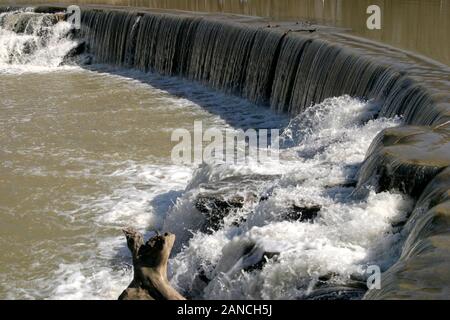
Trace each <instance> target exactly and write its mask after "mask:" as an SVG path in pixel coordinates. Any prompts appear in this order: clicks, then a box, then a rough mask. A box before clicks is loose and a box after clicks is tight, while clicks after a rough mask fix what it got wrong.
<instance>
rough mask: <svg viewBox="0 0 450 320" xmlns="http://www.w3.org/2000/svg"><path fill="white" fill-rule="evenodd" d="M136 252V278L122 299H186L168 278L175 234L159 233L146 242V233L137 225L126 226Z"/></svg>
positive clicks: (125, 231)
mask: <svg viewBox="0 0 450 320" xmlns="http://www.w3.org/2000/svg"><path fill="white" fill-rule="evenodd" d="M123 232H124V233H125V237H126V238H127V245H128V248H129V249H130V251H131V254H132V256H133V271H134V276H133V281H131V283H130V285H129V286H128V288H127V289H126V290H125V291H124V292H123V293H122V294H121V295H120V297H119V300H185V298H184V297H183V296H182V295H181V294H179V293H178V292H177V291H176V290H175V289H174V288H173V287H172V286H171V285H170V283H169V281H168V279H167V263H168V260H169V255H170V252H171V251H172V247H173V244H174V242H175V235H173V234H169V233H166V234H164V235H157V236H156V237H153V238H151V239H150V240H148V241H147V243H144V237H143V236H142V234H141V233H140V232H138V231H136V230H135V229H133V228H127V229H124V230H123Z"/></svg>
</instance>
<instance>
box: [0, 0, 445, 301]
mask: <svg viewBox="0 0 450 320" xmlns="http://www.w3.org/2000/svg"><path fill="white" fill-rule="evenodd" d="M81 9H82V10H81V13H82V14H81V29H80V30H73V28H71V26H70V25H69V24H68V23H67V22H65V21H62V20H64V18H65V16H64V15H61V14H56V15H54V14H52V13H54V12H59V11H61V10H63V7H37V8H35V9H33V10H32V9H27V10H18V8H4V9H3V10H2V11H4V13H2V14H1V16H0V27H1V30H2V32H3V34H2V38H0V39H1V41H3V44H4V45H3V49H2V50H3V51H2V52H0V53H1V54H0V57H1V59H2V60H1V65H2V69H1V70H2V72H1V73H0V75H1V77H0V81H2V84H3V85H4V86H2V87H4V88H5V89H2V90H7V91H5V93H6V94H5V96H7V97H8V99H5V100H4V101H3V102H2V103H3V105H2V108H3V113H2V116H1V119H2V122H3V124H4V126H3V127H4V128H5V129H4V130H7V131H5V132H4V135H5V137H8V138H5V139H4V140H2V142H3V143H4V145H5V150H4V159H5V160H4V163H3V166H2V172H1V173H2V177H5V178H4V183H3V185H4V186H5V187H4V188H5V189H4V190H3V192H2V194H4V195H6V196H5V199H4V203H5V204H4V206H3V209H4V211H5V212H7V214H8V216H9V217H10V218H8V219H10V220H8V221H10V222H9V225H10V226H17V225H19V226H21V227H23V228H25V229H21V228H19V227H15V228H16V230H13V231H12V232H10V234H11V235H13V234H15V233H16V232H21V230H32V231H30V237H31V239H32V238H33V237H34V236H35V235H34V234H33V232H38V231H33V230H35V229H34V227H30V226H28V225H26V226H23V225H21V224H20V223H19V221H15V220H14V217H16V216H17V215H18V213H19V212H20V213H22V214H25V213H24V212H27V211H29V210H31V209H30V208H33V210H42V211H43V212H44V213H45V212H47V211H48V212H49V213H50V212H53V211H51V210H54V211H55V214H54V217H53V216H52V220H51V222H49V221H50V220H46V218H40V219H42V220H40V221H41V223H42V224H43V225H47V224H48V225H49V228H47V229H45V232H47V234H46V235H43V234H40V235H39V237H40V241H39V242H38V244H39V250H37V251H38V252H37V253H36V256H33V255H30V257H28V259H29V260H27V263H25V264H23V265H22V264H21V262H22V260H23V259H21V261H17V262H14V263H15V264H16V270H17V267H19V268H21V269H20V270H22V271H21V276H22V275H23V274H26V272H29V273H30V274H31V276H30V279H32V281H28V282H30V283H29V284H24V283H19V285H16V287H18V290H12V289H7V288H8V287H9V286H10V281H11V280H10V279H11V277H14V271H13V270H10V269H6V271H5V272H2V273H3V274H5V275H7V276H6V277H5V279H3V278H0V281H1V285H2V286H1V287H0V288H2V289H1V290H0V294H1V295H2V296H5V297H9V298H15V297H38V298H43V297H45V298H48V297H50V298H113V297H117V296H118V294H119V293H120V292H121V290H123V289H124V288H125V286H126V285H127V284H128V282H129V280H130V279H131V275H132V272H131V270H130V268H129V267H126V261H129V260H130V259H131V258H130V257H129V256H128V255H127V253H126V251H125V250H124V247H125V246H124V243H121V238H120V236H119V237H118V236H117V233H118V232H119V231H118V228H120V227H121V226H123V225H125V224H127V225H129V224H133V225H135V226H136V227H138V228H140V229H141V230H142V231H144V230H149V231H148V234H147V235H150V234H152V233H153V231H152V230H159V231H164V232H166V231H169V232H172V233H174V234H175V235H176V236H177V240H176V243H175V246H174V251H173V253H172V256H171V259H170V261H169V276H170V279H171V284H172V286H174V287H175V288H176V289H177V290H178V291H179V292H181V293H182V294H183V295H184V296H186V297H188V298H194V299H215V298H222V299H245V298H252V299H359V298H366V299H392V298H401V299H412V298H419V299H424V298H438V299H446V298H448V289H449V286H450V279H449V277H450V275H449V272H448V267H449V265H450V252H449V248H450V246H449V233H448V232H449V226H448V223H449V221H448V219H449V207H448V203H449V202H448V201H449V199H448V195H449V193H448V190H449V183H450V180H449V176H448V174H449V169H448V166H449V164H450V148H449V131H448V128H449V110H450V109H449V108H450V105H449V92H448V89H449V87H450V83H449V80H450V79H449V75H450V70H449V68H448V67H446V66H445V65H442V64H440V63H437V62H434V61H432V60H429V59H422V58H421V57H419V56H417V55H414V54H409V53H408V52H405V51H401V50H397V49H395V48H393V47H389V46H386V45H384V44H379V43H376V42H372V41H370V40H365V39H361V38H357V37H355V36H354V35H352V34H349V33H347V32H345V31H344V30H341V29H336V28H331V27H325V26H320V25H315V24H311V23H302V22H297V23H289V22H277V23H268V22H267V20H265V19H260V18H256V17H244V16H230V15H217V14H214V15H208V16H204V15H201V14H195V13H187V12H169V11H158V10H153V11H151V10H123V9H117V8H116V9H115V8H108V9H102V8H91V7H82V8H81ZM49 12H50V13H49ZM74 64H75V65H74ZM17 75H19V77H20V79H19V80H20V82H19V83H20V84H21V86H23V84H24V83H28V84H29V85H30V87H31V86H33V87H35V88H37V89H36V92H34V93H33V92H32V93H27V95H26V96H22V95H23V94H24V92H25V91H20V88H17V87H20V86H18V85H13V84H12V83H14V81H16V80H15V79H16V78H17ZM16 96H20V99H19V98H17V97H16ZM68 97H70V98H68ZM28 99H29V100H28ZM30 101H32V102H30ZM54 101H56V102H54ZM30 103H31V104H33V105H35V106H36V108H38V109H37V112H38V113H43V114H44V115H45V116H42V115H39V116H36V115H35V113H34V112H35V111H36V110H30V109H27V108H23V107H22V108H19V107H18V106H20V105H27V104H30ZM55 103H56V104H55ZM109 106H111V107H112V108H113V110H108V107H109ZM127 106H128V107H127ZM135 106H139V108H138V107H135ZM175 106H176V107H175ZM142 107H146V108H142ZM22 109H25V110H26V113H23V112H24V111H23V110H22ZM94 111H95V112H94ZM110 111H114V113H119V114H121V117H115V116H113V115H112V114H110V113H109V112H110ZM138 111H139V112H138ZM65 112H67V115H68V116H67V117H64V116H61V113H63V114H65ZM146 112H148V114H147V113H146ZM11 113H12V115H11ZM43 117H44V118H45V119H52V120H51V121H50V120H43V119H42V118H43ZM24 119H26V121H25V120H24ZM69 119H72V120H69ZM111 120H113V122H111ZM193 120H202V121H203V123H206V125H207V126H212V127H215V128H218V129H221V130H224V129H226V128H229V129H232V130H237V129H249V128H257V129H273V128H278V129H281V135H280V137H279V138H280V139H279V140H277V144H279V147H280V148H279V149H280V150H279V160H278V161H276V162H270V161H269V162H263V163H257V162H253V161H249V162H248V163H239V164H228V163H225V164H224V163H221V162H218V163H215V162H212V163H210V162H208V163H202V164H201V165H198V164H194V165H192V166H186V165H179V164H178V165H176V164H174V165H168V163H169V162H170V159H168V157H169V156H170V144H169V141H170V135H169V137H166V136H164V134H165V133H167V131H170V130H175V129H176V128H180V127H186V126H188V127H189V122H191V121H192V122H193ZM65 121H66V122H65ZM122 121H125V123H123V122H122ZM128 121H129V122H128ZM147 121H148V122H147ZM22 123H25V124H22ZM30 123H31V124H30ZM31 125H32V126H33V128H35V130H37V131H38V132H42V133H41V134H42V136H43V137H40V136H39V134H36V133H33V132H29V130H28V129H27V128H29V127H30V126H31ZM90 125H92V127H90ZM191 126H192V125H191ZM194 126H195V125H194ZM46 128H51V130H45V129H46ZM136 129H138V130H136ZM40 130H42V131H40ZM133 130H135V131H133ZM147 130H148V131H147ZM49 131H52V134H49V133H48V132H49ZM60 136H61V137H60ZM110 136H115V137H117V138H115V139H113V140H109V139H110ZM144 137H146V139H151V140H150V143H149V141H146V140H144ZM152 137H153V138H152ZM93 138H94V139H97V141H98V142H99V143H97V144H94V145H92V144H93V141H92V139H93ZM2 139H3V138H2ZM119 139H124V140H123V141H122V140H119ZM141 139H142V141H141ZM164 139H167V140H164ZM15 141H18V142H17V143H20V144H21V145H25V146H27V147H24V148H21V150H19V151H20V152H18V151H17V150H16V149H18V147H17V145H15V144H14V143H15ZM139 142H140V143H139ZM149 144H150V145H149ZM168 144H169V145H168ZM80 150H82V151H80ZM123 150H125V151H126V152H122V151H123ZM155 159H156V160H155ZM36 162H37V163H38V164H39V167H38V170H36V168H34V167H32V164H34V163H36ZM31 169H33V170H31ZM36 171H37V172H36ZM30 176H31V177H34V176H36V177H39V178H36V180H34V179H30V178H29V177H30ZM42 177H44V178H45V179H44V178H42ZM69 177H70V178H71V179H72V180H70V183H68V182H67V181H68V179H69ZM124 177H125V178H124ZM112 178H114V179H112ZM27 179H30V180H29V181H28V182H27ZM115 179H117V180H120V179H123V180H120V181H119V182H117V181H116V180H115ZM44 181H45V183H44ZM124 181H126V182H124ZM21 183H22V184H25V185H28V186H29V188H27V189H26V190H25V191H23V192H22V193H21V190H20V189H21V188H17V187H13V188H12V189H14V192H11V191H9V189H8V187H7V186H14V185H16V184H17V185H20V184H21ZM53 183H59V187H57V188H51V186H52V185H53ZM115 183H118V184H117V185H116V184H115ZM33 184H36V185H35V186H33ZM80 185H81V187H80ZM103 185H104V186H103ZM65 188H67V189H68V190H70V191H67V193H64V190H65ZM41 189H42V190H41ZM37 190H41V191H40V192H42V196H41V195H40V194H38V193H37ZM35 192H36V193H35ZM27 193H31V194H32V195H33V196H32V197H31V199H29V200H27V199H28V198H25V200H22V199H23V198H21V197H23V196H24V195H25V194H27ZM68 193H70V194H71V195H72V194H73V195H74V199H71V197H70V196H69V195H68ZM48 194H51V195H52V196H54V197H55V199H56V200H58V201H57V202H58V203H57V204H53V202H50V201H49V199H48V198H47V197H48ZM15 197H16V198H18V199H19V198H20V199H19V200H17V203H16V202H14V200H11V199H14V198H15ZM61 200H64V201H66V202H67V207H64V208H60V207H58V206H59V205H60V204H59V201H61ZM22 201H24V202H25V203H27V202H30V204H26V205H23V206H19V204H18V203H19V202H20V203H22ZM80 204H81V205H80ZM36 206H37V207H36ZM33 210H31V211H33ZM44 213H42V215H44ZM61 216H63V217H64V218H61ZM26 217H27V218H28V219H30V217H29V216H26ZM33 219H36V218H35V217H33ZM88 225H89V226H91V225H94V226H95V227H94V228H93V229H89V228H90V227H88ZM52 228H56V229H57V230H58V232H54V231H53V230H54V229H52ZM50 230H52V231H50ZM2 231H3V230H2ZM4 231H5V233H7V232H9V230H6V229H5V230H4ZM22 232H23V231H22ZM40 232H42V230H40ZM16 237H17V236H16ZM36 237H38V236H37V235H36ZM19 238H20V237H19ZM21 241H24V239H21ZM122 242H123V241H122ZM17 245H18V248H17V250H18V251H19V250H20V248H21V247H20V244H17ZM29 245H30V246H33V243H31V244H29ZM63 247H66V248H67V247H68V248H70V253H69V252H61V250H63V249H62V248H63ZM80 252H81V254H80ZM39 254H42V256H38V255H39ZM47 254H50V255H52V256H54V257H58V259H59V260H58V263H57V264H56V265H54V266H50V267H47V268H51V269H52V270H50V271H48V270H46V269H45V268H44V269H41V264H43V263H44V261H46V255H47ZM58 254H60V255H61V257H59V256H58ZM11 259H12V258H11V257H9V256H5V257H2V258H1V261H5V264H8V261H9V263H11V262H10V261H11ZM55 260H56V258H55ZM13 269H14V268H13ZM371 270H372V271H374V270H375V271H377V270H379V271H381V272H382V274H381V277H380V279H381V283H380V286H379V287H377V286H376V283H375V286H373V287H371V286H370V285H369V284H368V283H367V281H368V279H369V278H370V276H371ZM49 273H50V276H49V275H48V274H49ZM49 279H53V281H50V280H49ZM3 288H5V289H3ZM369 289H370V290H369Z"/></svg>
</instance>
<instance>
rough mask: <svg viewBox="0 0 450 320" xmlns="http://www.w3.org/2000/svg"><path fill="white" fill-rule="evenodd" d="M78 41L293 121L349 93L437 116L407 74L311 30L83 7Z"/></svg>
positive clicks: (415, 120)
mask: <svg viewBox="0 0 450 320" xmlns="http://www.w3.org/2000/svg"><path fill="white" fill-rule="evenodd" d="M82 37H84V38H86V39H87V41H88V43H89V47H90V49H91V51H92V53H94V54H95V57H96V61H97V62H99V63H108V64H115V65H118V66H126V67H133V68H136V69H139V70H142V71H146V72H147V71H153V72H158V73H160V74H162V75H170V76H182V77H186V78H188V79H191V80H195V81H198V82H201V83H203V84H205V85H208V86H210V87H212V88H215V89H218V90H221V91H224V92H227V93H232V94H235V95H238V96H242V97H245V98H247V99H249V100H250V101H252V102H255V103H258V104H261V105H268V106H270V107H271V108H272V109H273V110H276V111H279V112H288V113H290V114H291V115H293V116H295V115H297V114H299V113H301V112H302V111H304V110H305V108H307V107H309V106H311V105H314V104H315V103H319V102H321V101H323V100H325V99H326V98H330V97H334V96H341V95H343V94H349V95H351V96H355V97H359V98H363V99H373V100H376V101H379V103H380V104H382V106H383V107H382V110H381V114H380V116H387V117H391V116H394V115H402V116H404V118H405V123H406V124H415V125H432V124H433V123H435V122H436V120H437V119H438V118H439V115H440V114H442V112H439V110H437V109H436V106H435V103H434V101H433V99H432V97H431V95H430V93H429V91H428V90H427V89H426V88H424V87H423V86H421V85H420V83H419V82H418V81H415V80H414V79H413V78H412V77H409V76H408V75H407V74H406V73H405V72H403V71H399V70H396V69H395V68H393V67H391V66H389V65H385V64H383V63H382V62H380V61H378V60H376V59H374V58H371V57H369V56H364V55H361V54H358V53H356V52H353V51H351V50H349V49H347V48H344V47H342V46H341V45H339V44H336V43H332V42H330V41H326V40H322V39H319V38H317V37H315V36H314V35H310V34H309V33H301V32H289V30H288V31H281V30H273V29H271V28H268V27H261V26H253V25H244V24H238V23H234V22H230V21H225V20H213V19H207V18H201V17H191V16H183V15H180V16H179V15H171V14H157V13H137V12H121V11H107V12H105V11H98V10H84V11H83V15H82Z"/></svg>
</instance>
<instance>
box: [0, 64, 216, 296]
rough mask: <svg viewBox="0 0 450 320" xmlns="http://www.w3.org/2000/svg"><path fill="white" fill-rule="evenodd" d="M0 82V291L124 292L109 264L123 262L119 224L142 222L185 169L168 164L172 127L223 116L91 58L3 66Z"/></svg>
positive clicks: (183, 175)
mask: <svg viewBox="0 0 450 320" xmlns="http://www.w3.org/2000/svg"><path fill="white" fill-rule="evenodd" d="M0 88H1V89H0V91H1V99H0V146H1V147H0V217H1V223H0V235H1V236H0V246H1V247H2V250H1V251H0V298H49V297H53V298H58V297H65V298H81V297H83V298H115V297H116V295H117V294H118V290H120V289H121V288H120V287H121V286H122V287H123V285H125V283H126V282H127V281H128V276H126V275H125V276H124V274H123V272H121V271H120V270H117V274H116V276H117V278H116V281H114V279H109V278H104V277H103V274H104V273H105V272H106V271H104V272H103V273H102V270H103V269H102V265H104V266H108V265H109V266H110V265H111V264H112V265H114V263H111V262H110V261H109V260H110V259H111V257H110V256H109V253H110V252H111V250H114V246H122V245H123V241H122V240H121V237H120V231H119V228H120V227H122V226H124V225H128V224H130V225H140V226H144V227H145V226H146V225H147V224H148V223H150V221H148V217H149V216H151V214H149V212H148V211H149V210H152V208H151V206H150V208H149V207H148V206H147V203H148V202H149V201H151V199H152V197H153V196H154V195H155V194H158V193H161V192H163V191H164V190H165V189H167V188H173V189H175V190H176V189H178V188H179V189H182V188H183V184H184V183H186V182H187V180H188V177H189V174H190V169H189V168H177V167H173V166H171V165H170V163H171V162H170V151H171V148H172V147H173V143H172V142H171V141H170V135H171V132H172V130H173V129H174V128H179V127H181V128H190V127H192V125H193V122H194V119H195V120H204V121H205V123H211V122H214V121H216V122H218V123H222V122H221V121H220V120H219V119H218V118H217V117H215V116H213V115H211V114H209V113H208V112H206V111H204V110H202V109H201V107H200V106H198V105H196V104H195V103H193V102H190V101H188V100H184V99H181V98H175V97H173V96H171V95H170V94H169V93H167V92H165V91H161V90H159V89H156V88H154V87H152V86H150V85H146V84H142V83H141V82H138V81H135V80H133V79H130V78H128V77H120V76H112V75H108V74H102V73H96V72H89V71H85V70H82V69H73V70H60V71H54V72H50V73H47V72H45V71H44V73H42V71H41V72H31V73H30V72H26V73H10V74H0ZM152 190H153V191H152ZM152 194H153V195H152ZM139 213H140V214H139ZM153 222H155V221H153ZM118 236H119V238H117V237H118ZM109 237H112V238H109ZM102 239H103V240H102ZM114 239H116V240H114ZM99 246H100V247H101V246H105V248H104V249H101V250H100V249H99ZM102 261H103V262H102ZM105 261H106V262H105ZM66 273H67V274H69V275H67V277H72V278H69V279H67V277H66ZM83 274H91V275H92V274H94V276H93V277H92V278H91V279H89V280H88V281H84V280H86V279H85V278H84V276H83ZM109 274H110V272H109ZM105 281H109V282H110V283H111V284H110V286H111V287H108V286H106V287H105V286H104V282H105ZM58 282H60V283H61V284H62V283H65V285H63V286H62V287H59V286H58ZM71 286H73V287H71ZM88 287H89V288H88ZM97 287H98V288H100V289H98V290H96V288H97ZM102 287H103V288H102ZM87 292H90V293H89V294H88V295H86V293H87Z"/></svg>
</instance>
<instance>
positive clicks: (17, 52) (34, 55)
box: [0, 9, 78, 68]
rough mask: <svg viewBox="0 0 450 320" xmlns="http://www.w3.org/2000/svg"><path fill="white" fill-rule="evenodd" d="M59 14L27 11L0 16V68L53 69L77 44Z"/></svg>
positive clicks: (70, 30) (5, 13)
mask: <svg viewBox="0 0 450 320" xmlns="http://www.w3.org/2000/svg"><path fill="white" fill-rule="evenodd" d="M63 20H64V16H63V15H55V14H48V13H35V12H33V11H32V10H31V9H27V10H18V11H13V12H8V11H7V12H3V13H0V65H4V66H10V65H16V66H21V67H22V68H27V67H28V68H29V67H38V68H42V67H57V66H59V65H61V64H62V63H64V62H65V60H66V58H67V57H68V55H69V54H70V52H71V51H72V50H74V49H75V48H76V47H77V45H78V43H77V41H75V40H74V39H73V29H72V26H71V25H70V24H69V23H68V22H66V21H63Z"/></svg>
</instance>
